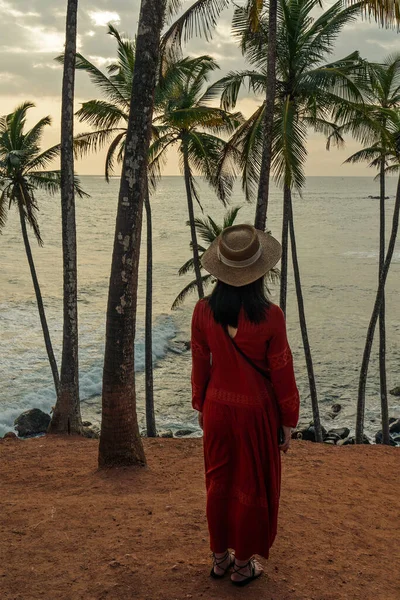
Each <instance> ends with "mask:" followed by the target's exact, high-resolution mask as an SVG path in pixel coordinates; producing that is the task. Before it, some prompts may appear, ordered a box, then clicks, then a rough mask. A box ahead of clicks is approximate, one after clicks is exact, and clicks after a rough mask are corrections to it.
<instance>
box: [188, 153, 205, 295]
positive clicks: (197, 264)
mask: <svg viewBox="0 0 400 600" xmlns="http://www.w3.org/2000/svg"><path fill="white" fill-rule="evenodd" d="M183 169H184V175H185V185H186V196H187V203H188V211H189V223H190V233H191V236H192V247H193V259H194V272H195V274H196V282H197V291H198V294H199V298H204V287H203V278H202V276H201V266H200V256H199V246H198V244H197V232H196V226H195V222H194V206H193V196H192V189H191V187H190V165H189V157H188V153H187V149H186V148H185V147H184V148H183Z"/></svg>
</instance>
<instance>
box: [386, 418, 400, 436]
mask: <svg viewBox="0 0 400 600" xmlns="http://www.w3.org/2000/svg"><path fill="white" fill-rule="evenodd" d="M389 431H390V433H400V419H397V420H396V421H393V422H392V424H391V425H390V427H389Z"/></svg>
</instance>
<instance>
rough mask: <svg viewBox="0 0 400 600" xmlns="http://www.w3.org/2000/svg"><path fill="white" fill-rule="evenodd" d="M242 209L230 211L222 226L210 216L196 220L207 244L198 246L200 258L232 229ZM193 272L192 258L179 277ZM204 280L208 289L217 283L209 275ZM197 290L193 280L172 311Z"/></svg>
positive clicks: (199, 231)
mask: <svg viewBox="0 0 400 600" xmlns="http://www.w3.org/2000/svg"><path fill="white" fill-rule="evenodd" d="M240 208H241V207H240V206H237V207H235V208H231V209H229V210H228V211H227V212H226V214H225V216H224V222H223V224H222V225H217V224H216V223H215V221H214V219H212V217H210V216H209V215H207V217H204V218H197V219H195V226H196V231H197V233H198V235H199V237H200V238H201V239H202V240H203V241H204V242H205V243H206V247H203V246H200V245H199V246H198V249H199V253H200V258H201V257H202V256H203V254H204V252H205V251H206V249H207V248H208V246H209V245H210V244H211V243H212V242H213V241H214V240H215V239H216V238H217V237H218V236H219V235H220V234H221V232H222V231H223V230H224V229H225V228H226V227H230V226H231V225H233V224H234V223H235V221H236V218H237V216H238V214H239V211H240ZM186 224H187V225H190V223H189V222H187V223H186ZM191 271H192V272H194V260H193V258H190V259H189V260H187V261H186V262H185V263H184V264H183V265H182V267H181V268H180V269H179V275H186V274H187V273H189V272H191ZM202 280H203V285H204V287H207V286H208V285H209V284H210V283H213V282H214V281H215V279H214V277H213V276H212V275H209V274H207V275H203V276H202ZM196 290H197V282H196V280H193V281H191V282H190V283H189V284H188V285H186V286H185V287H184V288H183V290H182V291H181V292H180V293H179V294H178V296H177V297H176V298H175V300H174V303H173V305H172V307H171V309H172V310H176V309H177V308H179V306H181V304H183V302H184V301H185V300H186V298H187V296H188V295H189V294H190V293H191V292H194V291H196Z"/></svg>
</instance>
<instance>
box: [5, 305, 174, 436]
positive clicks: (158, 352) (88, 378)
mask: <svg viewBox="0 0 400 600" xmlns="http://www.w3.org/2000/svg"><path fill="white" fill-rule="evenodd" d="M175 335H176V327H175V324H174V321H173V319H172V317H170V316H164V315H162V316H160V317H158V318H157V319H156V321H155V323H154V325H153V361H154V363H156V362H157V361H159V360H161V359H162V358H163V357H164V356H165V354H166V352H167V350H168V343H169V341H170V340H171V339H172V338H174V337H175ZM144 367H145V341H144V331H143V330H141V329H139V330H138V333H137V340H136V342H135V371H136V372H140V371H143V370H144ZM43 368H44V369H48V365H47V364H44V365H43ZM102 373H103V356H102V353H99V354H98V356H97V357H96V359H95V360H94V361H93V362H92V363H91V364H90V363H89V364H88V363H87V361H86V360H85V356H84V357H83V360H82V361H81V375H80V381H79V385H80V396H81V400H82V401H84V400H87V399H88V398H92V397H94V396H100V394H101V385H102ZM40 380H41V377H40V374H39V373H38V379H37V387H35V386H34V385H33V386H32V387H33V388H34V389H33V390H32V391H30V392H28V393H23V394H21V398H20V399H18V400H14V401H11V402H10V401H7V400H6V401H4V402H1V404H0V436H3V435H4V434H5V433H6V432H7V431H12V430H13V428H14V420H15V419H16V417H18V415H20V414H21V413H22V412H23V411H25V410H29V409H30V408H40V409H41V410H43V411H44V412H49V411H50V410H51V408H52V406H54V404H55V400H56V398H55V392H54V387H52V386H43V384H41V383H40Z"/></svg>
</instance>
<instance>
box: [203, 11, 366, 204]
mask: <svg viewBox="0 0 400 600" xmlns="http://www.w3.org/2000/svg"><path fill="white" fill-rule="evenodd" d="M319 5H320V3H319V0H280V1H279V6H278V33H277V48H278V49H277V92H276V102H275V118H274V130H273V136H274V137H273V161H272V168H273V172H274V176H275V179H276V181H277V183H278V184H280V185H284V184H286V185H288V186H289V187H295V188H297V190H298V191H299V192H301V190H302V188H303V186H304V183H305V173H304V164H305V162H306V159H307V149H306V139H307V133H308V129H309V128H310V127H311V128H312V129H314V130H315V131H318V132H321V133H323V134H324V135H326V136H329V139H330V143H336V144H341V143H342V137H341V135H340V131H339V128H338V126H337V125H336V124H335V122H334V120H332V111H333V110H334V108H335V106H337V105H338V104H340V103H341V102H343V101H347V102H349V101H350V100H351V101H353V102H354V101H357V100H361V93H360V91H359V89H358V86H357V84H356V79H357V77H359V76H360V73H361V72H362V70H363V69H364V64H363V61H361V60H360V57H359V55H358V53H357V52H354V53H352V54H351V55H349V56H347V57H345V58H343V59H341V60H338V61H334V62H331V63H326V62H325V61H326V59H327V57H329V55H330V54H331V53H332V51H333V47H334V42H335V40H336V39H337V37H338V35H339V33H340V31H341V30H342V29H343V27H344V26H345V25H346V24H349V23H351V22H353V21H354V20H355V19H356V17H357V15H358V14H359V13H360V5H359V4H357V5H355V6H352V7H347V8H346V5H345V3H344V2H343V1H341V0H340V1H339V2H336V3H335V4H333V5H332V6H331V7H330V8H328V9H327V10H326V11H325V12H324V13H323V14H322V15H320V16H319V17H318V18H313V13H314V11H315V9H316V8H318V6H319ZM250 19H251V15H250V9H249V6H246V5H245V6H243V7H237V8H236V10H235V14H234V19H233V29H234V33H235V35H236V36H237V37H238V39H239V42H240V47H241V49H242V52H243V54H244V56H245V58H246V60H247V61H248V63H249V65H250V67H251V69H247V70H245V71H242V72H238V71H235V72H231V73H229V74H228V75H227V76H226V77H224V78H223V79H221V80H220V81H218V82H217V83H215V84H214V86H212V88H211V89H210V90H209V95H210V96H212V95H217V94H218V93H221V103H222V106H223V107H224V108H225V109H230V110H232V109H234V108H235V106H236V103H237V100H238V96H239V92H240V90H241V89H242V88H243V87H245V88H247V89H248V90H250V91H251V92H253V93H254V94H256V95H262V96H263V97H264V96H265V95H266V93H267V89H266V84H267V50H268V13H267V10H264V11H261V12H260V16H259V19H260V22H259V27H258V28H257V29H256V30H254V29H253V30H252V29H251V28H249V20H250ZM264 110H265V103H264V104H263V105H262V106H261V107H260V108H258V109H257V111H256V112H255V113H254V114H253V115H252V116H251V117H250V118H249V119H248V120H247V122H245V123H243V124H242V125H241V126H240V127H239V128H238V130H237V131H236V132H235V133H234V135H233V136H232V138H231V140H230V142H229V144H228V146H227V148H226V149H225V153H224V156H223V160H222V162H221V167H220V168H221V170H222V171H224V172H231V173H232V175H233V172H232V165H234V164H238V165H239V167H240V169H241V172H242V185H243V190H244V192H245V195H246V198H247V199H252V198H254V196H255V194H256V191H257V189H258V179H259V172H260V166H261V157H262V150H263V126H264Z"/></svg>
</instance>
